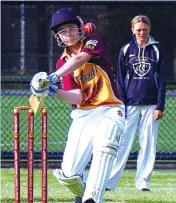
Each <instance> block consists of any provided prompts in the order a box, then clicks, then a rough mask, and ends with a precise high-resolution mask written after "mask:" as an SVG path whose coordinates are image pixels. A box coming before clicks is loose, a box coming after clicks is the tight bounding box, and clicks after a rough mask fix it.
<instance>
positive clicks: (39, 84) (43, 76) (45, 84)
mask: <svg viewBox="0 0 176 203" xmlns="http://www.w3.org/2000/svg"><path fill="white" fill-rule="evenodd" d="M30 86H31V89H34V90H35V91H38V92H43V91H45V90H48V88H49V86H50V80H49V79H48V75H47V73H46V72H39V73H37V74H35V75H34V77H33V78H32V81H31V84H30Z"/></svg>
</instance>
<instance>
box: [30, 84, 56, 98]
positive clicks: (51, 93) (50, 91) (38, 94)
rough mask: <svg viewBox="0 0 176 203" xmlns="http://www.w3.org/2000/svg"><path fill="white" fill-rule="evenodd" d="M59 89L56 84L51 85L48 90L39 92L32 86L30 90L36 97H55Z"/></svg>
mask: <svg viewBox="0 0 176 203" xmlns="http://www.w3.org/2000/svg"><path fill="white" fill-rule="evenodd" d="M58 89H59V87H58V86H57V85H56V84H51V85H50V86H49V88H48V89H47V90H43V91H39V90H36V89H35V88H34V87H33V86H32V85H31V87H30V90H31V92H32V94H33V95H35V96H36V97H47V96H55V95H56V92H57V90H58Z"/></svg>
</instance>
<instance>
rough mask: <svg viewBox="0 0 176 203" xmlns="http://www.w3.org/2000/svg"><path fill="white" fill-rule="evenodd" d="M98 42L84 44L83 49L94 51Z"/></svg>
mask: <svg viewBox="0 0 176 203" xmlns="http://www.w3.org/2000/svg"><path fill="white" fill-rule="evenodd" d="M97 43H98V41H97V40H89V41H87V42H86V44H85V46H84V47H85V48H88V49H91V50H94V49H95V47H96V45H97Z"/></svg>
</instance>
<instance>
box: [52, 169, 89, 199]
mask: <svg viewBox="0 0 176 203" xmlns="http://www.w3.org/2000/svg"><path fill="white" fill-rule="evenodd" d="M53 175H54V176H55V177H56V178H57V180H58V181H59V183H60V184H61V185H65V186H66V187H68V188H69V189H70V190H71V191H72V192H73V194H75V195H76V197H82V196H83V194H84V189H85V185H84V183H83V180H82V178H81V177H80V176H72V177H69V178H67V177H65V175H64V174H63V172H62V170H60V169H56V170H54V171H53Z"/></svg>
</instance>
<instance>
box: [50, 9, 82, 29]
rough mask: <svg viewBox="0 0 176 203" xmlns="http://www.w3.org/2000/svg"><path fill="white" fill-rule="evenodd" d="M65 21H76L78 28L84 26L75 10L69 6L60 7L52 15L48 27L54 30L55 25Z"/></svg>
mask: <svg viewBox="0 0 176 203" xmlns="http://www.w3.org/2000/svg"><path fill="white" fill-rule="evenodd" d="M66 23H76V24H77V25H78V28H83V26H84V25H83V21H82V19H81V18H80V17H79V16H78V14H77V12H76V11H74V10H73V9H71V8H61V9H59V10H58V11H56V12H55V13H54V14H53V15H52V21H51V27H50V29H51V30H53V31H54V32H55V31H56V28H57V27H59V26H61V25H63V24H66Z"/></svg>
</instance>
